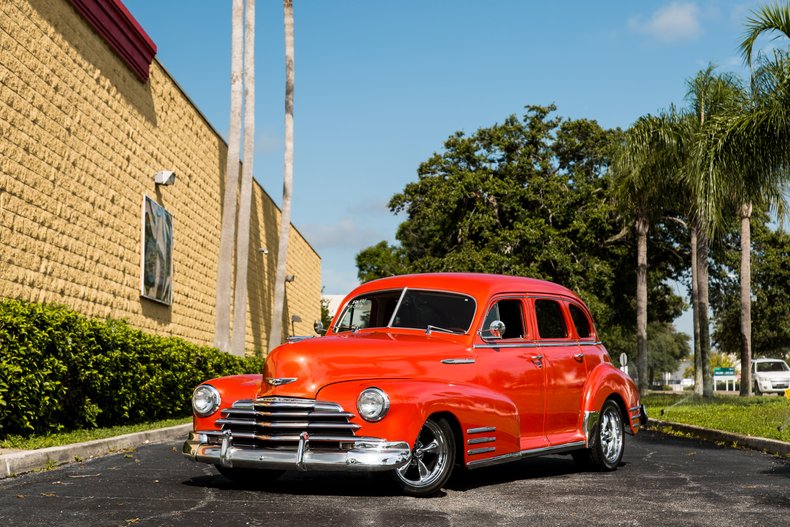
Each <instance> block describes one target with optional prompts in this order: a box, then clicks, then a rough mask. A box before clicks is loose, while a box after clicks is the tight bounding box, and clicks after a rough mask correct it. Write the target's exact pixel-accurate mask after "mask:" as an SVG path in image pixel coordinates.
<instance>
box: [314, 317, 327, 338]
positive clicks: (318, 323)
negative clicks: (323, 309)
mask: <svg viewBox="0 0 790 527" xmlns="http://www.w3.org/2000/svg"><path fill="white" fill-rule="evenodd" d="M313 329H314V330H315V332H316V333H317V334H318V335H325V334H326V329H325V328H324V325H323V324H322V323H321V321H320V320H316V321H315V324H313Z"/></svg>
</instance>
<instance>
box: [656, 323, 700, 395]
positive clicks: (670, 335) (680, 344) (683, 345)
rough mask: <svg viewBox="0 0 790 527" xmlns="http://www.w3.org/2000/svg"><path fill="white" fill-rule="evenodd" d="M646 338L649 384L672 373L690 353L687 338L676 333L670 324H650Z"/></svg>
mask: <svg viewBox="0 0 790 527" xmlns="http://www.w3.org/2000/svg"><path fill="white" fill-rule="evenodd" d="M647 336H648V344H647V350H648V377H649V380H650V384H653V382H654V381H656V379H659V380H660V379H661V374H662V373H664V372H674V371H676V370H677V369H678V367H680V362H681V361H682V360H684V359H686V358H687V357H688V356H689V353H690V352H691V348H690V346H689V336H688V335H686V334H685V333H680V332H678V331H677V330H676V329H675V327H674V326H673V325H672V324H667V323H661V322H651V323H650V324H649V325H648V329H647Z"/></svg>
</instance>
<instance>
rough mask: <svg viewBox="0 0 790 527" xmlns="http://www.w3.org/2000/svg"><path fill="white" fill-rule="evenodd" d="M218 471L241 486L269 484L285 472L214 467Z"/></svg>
mask: <svg viewBox="0 0 790 527" xmlns="http://www.w3.org/2000/svg"><path fill="white" fill-rule="evenodd" d="M214 466H216V467H217V470H219V473H220V474H222V475H223V476H225V477H226V478H228V479H229V480H231V481H233V482H234V483H241V484H243V485H265V484H267V483H270V482H272V481H274V480H276V479H277V478H279V477H280V476H282V475H283V473H284V472H285V471H283V470H271V469H259V468H227V467H223V466H220V465H214Z"/></svg>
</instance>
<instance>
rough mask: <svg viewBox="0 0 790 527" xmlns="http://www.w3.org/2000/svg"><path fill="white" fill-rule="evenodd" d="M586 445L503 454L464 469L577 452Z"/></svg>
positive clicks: (475, 461)
mask: <svg viewBox="0 0 790 527" xmlns="http://www.w3.org/2000/svg"><path fill="white" fill-rule="evenodd" d="M586 446H587V445H586V444H585V442H584V441H575V442H573V443H565V444H564V445H554V446H547V447H543V448H535V449H532V450H522V451H521V452H514V453H512V454H504V455H501V456H496V457H490V458H488V459H476V460H474V461H470V462H469V463H467V464H466V468H469V469H473V468H481V467H490V466H491V465H499V464H500V463H508V462H510V461H516V460H518V459H525V458H528V457H537V456H543V455H546V454H562V453H564V452H571V451H572V450H579V449H580V448H585V447H586Z"/></svg>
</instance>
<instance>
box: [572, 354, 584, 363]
mask: <svg viewBox="0 0 790 527" xmlns="http://www.w3.org/2000/svg"><path fill="white" fill-rule="evenodd" d="M573 358H574V359H576V360H577V361H579V362H581V361H583V360H584V353H577V354H576V355H574V356H573Z"/></svg>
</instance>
